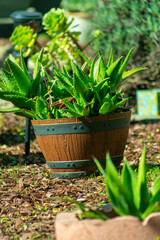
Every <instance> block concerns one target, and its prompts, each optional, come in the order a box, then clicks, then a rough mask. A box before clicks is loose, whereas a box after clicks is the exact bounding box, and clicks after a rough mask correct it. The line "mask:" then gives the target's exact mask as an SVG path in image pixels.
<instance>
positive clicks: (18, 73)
mask: <svg viewBox="0 0 160 240" xmlns="http://www.w3.org/2000/svg"><path fill="white" fill-rule="evenodd" d="M7 63H8V65H9V67H10V70H11V72H12V73H13V75H14V77H15V80H16V82H17V84H18V86H19V90H20V92H22V93H24V94H25V95H26V96H27V95H28V92H29V90H30V86H31V80H30V79H29V78H28V76H26V74H25V73H24V72H23V71H22V69H21V68H20V67H19V66H18V65H17V64H15V63H14V62H13V61H12V60H11V59H10V58H8V60H7Z"/></svg>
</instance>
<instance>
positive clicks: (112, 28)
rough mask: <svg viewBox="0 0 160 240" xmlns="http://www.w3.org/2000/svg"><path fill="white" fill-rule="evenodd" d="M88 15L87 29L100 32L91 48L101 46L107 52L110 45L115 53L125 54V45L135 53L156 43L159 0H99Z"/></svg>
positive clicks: (158, 29)
mask: <svg viewBox="0 0 160 240" xmlns="http://www.w3.org/2000/svg"><path fill="white" fill-rule="evenodd" d="M92 15H93V16H94V18H93V20H92V26H91V29H89V33H90V32H92V31H94V30H95V29H99V30H101V31H102V32H103V35H102V36H101V37H100V38H98V39H96V40H95V41H94V42H93V49H94V50H95V51H97V50H98V49H101V51H102V52H103V53H104V52H106V51H107V53H108V51H109V49H111V48H113V49H114V50H115V55H116V56H117V55H124V54H126V52H127V50H128V48H130V47H131V46H135V55H136V53H137V51H138V50H141V51H146V52H148V51H151V50H153V49H156V48H157V47H159V42H160V40H159V39H160V18H159V15H160V1H157V0H152V1H144V0H135V1H127V0H121V1H119V0H112V1H105V0H99V1H96V7H95V8H93V9H92ZM89 35H90V36H91V34H89Z"/></svg>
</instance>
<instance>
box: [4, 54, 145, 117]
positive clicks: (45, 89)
mask: <svg viewBox="0 0 160 240" xmlns="http://www.w3.org/2000/svg"><path fill="white" fill-rule="evenodd" d="M77 51H78V53H79V54H80V55H81V57H83V58H84V61H85V62H84V64H83V65H82V67H80V66H78V65H77V64H75V63H74V61H72V62H71V66H72V76H71V75H70V74H69V72H68V71H67V69H66V68H65V67H64V68H63V71H61V70H60V69H58V68H56V67H54V75H55V76H54V78H53V79H52V78H51V76H50V75H49V74H48V73H47V71H46V69H45V68H44V66H43V51H41V53H40V55H39V57H38V58H37V62H36V66H35V69H34V73H33V77H32V79H31V77H30V75H29V73H28V71H27V68H26V65H25V63H24V59H23V55H22V51H21V65H22V67H20V65H19V64H18V63H17V62H16V60H15V59H14V58H13V56H12V57H11V56H10V57H9V58H8V59H7V61H6V63H7V64H8V66H9V69H10V72H8V71H6V70H3V74H0V78H1V80H2V82H0V88H1V89H2V90H1V91H0V98H2V99H4V100H7V101H10V102H12V103H13V104H14V105H15V106H16V108H12V109H9V110H1V112H4V111H6V112H15V113H16V114H19V115H22V116H26V117H29V118H33V119H48V118H64V117H69V118H70V117H87V116H97V115H104V114H109V113H115V112H117V111H121V107H123V105H124V103H125V102H126V101H127V100H128V98H125V96H124V94H123V93H122V89H121V88H119V87H120V85H121V84H123V82H124V81H125V80H126V79H127V78H128V77H129V76H131V75H133V74H135V73H138V72H140V71H143V70H145V68H137V69H132V70H129V71H127V72H125V68H126V66H127V64H128V61H129V58H130V56H131V53H132V51H133V49H131V50H130V51H129V53H128V55H127V57H126V58H125V59H124V60H123V57H120V58H119V59H117V60H116V61H114V60H113V52H112V51H111V53H110V56H109V59H108V63H107V64H105V62H104V60H103V57H102V55H101V53H100V52H99V53H98V54H97V55H96V56H95V58H94V59H93V61H91V60H89V59H88V58H87V57H86V56H85V55H84V54H83V53H82V52H80V51H79V50H77ZM42 76H43V78H42ZM46 79H47V80H46Z"/></svg>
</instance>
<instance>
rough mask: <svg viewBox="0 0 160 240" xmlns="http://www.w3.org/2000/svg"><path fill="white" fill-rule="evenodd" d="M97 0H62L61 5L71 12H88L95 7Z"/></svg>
mask: <svg viewBox="0 0 160 240" xmlns="http://www.w3.org/2000/svg"><path fill="white" fill-rule="evenodd" d="M95 3H96V0H89V1H86V0H62V1H61V7H62V8H64V9H66V10H68V11H70V12H87V11H89V10H91V9H93V8H94V7H95Z"/></svg>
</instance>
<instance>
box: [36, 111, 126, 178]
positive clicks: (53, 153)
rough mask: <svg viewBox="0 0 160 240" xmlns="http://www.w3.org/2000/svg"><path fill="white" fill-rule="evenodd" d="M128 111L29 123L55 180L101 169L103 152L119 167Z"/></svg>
mask: <svg viewBox="0 0 160 240" xmlns="http://www.w3.org/2000/svg"><path fill="white" fill-rule="evenodd" d="M130 116H131V112H130V111H127V112H124V113H118V114H110V115H106V116H97V117H86V118H69V119H68V118H64V119H53V120H32V125H33V128H34V131H35V134H36V137H37V140H38V142H39V145H40V148H41V150H42V153H43V155H44V157H45V159H46V162H47V164H48V166H49V167H50V168H51V170H52V172H53V175H54V176H56V177H65V178H66V177H81V176H86V175H90V174H91V173H93V172H94V171H96V170H97V166H96V164H95V163H94V161H93V156H94V157H96V158H97V159H98V160H99V161H100V162H101V164H102V165H103V166H105V162H106V152H108V151H109V153H110V156H111V158H112V160H113V162H114V163H115V165H117V166H118V165H119V164H120V162H121V161H122V159H123V152H124V148H125V144H126V141H127V137H128V130H129V124H130Z"/></svg>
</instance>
